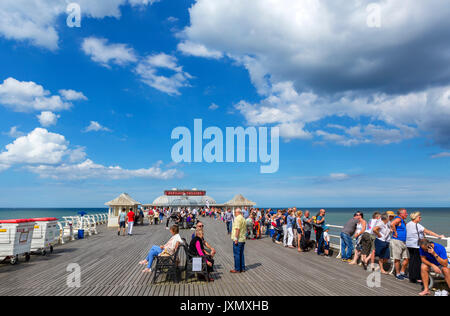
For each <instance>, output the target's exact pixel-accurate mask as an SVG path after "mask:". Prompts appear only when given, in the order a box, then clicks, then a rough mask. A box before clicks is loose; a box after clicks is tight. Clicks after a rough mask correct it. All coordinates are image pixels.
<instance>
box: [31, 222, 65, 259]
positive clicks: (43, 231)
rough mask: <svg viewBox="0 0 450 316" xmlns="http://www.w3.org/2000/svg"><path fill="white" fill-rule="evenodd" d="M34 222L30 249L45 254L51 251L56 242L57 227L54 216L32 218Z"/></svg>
mask: <svg viewBox="0 0 450 316" xmlns="http://www.w3.org/2000/svg"><path fill="white" fill-rule="evenodd" d="M31 220H32V221H34V222H35V224H34V231H33V238H32V240H31V251H32V252H40V253H41V254H42V255H44V256H45V255H46V254H47V251H50V253H52V252H53V246H54V245H56V244H57V243H58V236H59V227H58V219H57V218H55V217H44V218H32V219H31Z"/></svg>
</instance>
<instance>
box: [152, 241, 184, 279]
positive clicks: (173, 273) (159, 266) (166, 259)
mask: <svg viewBox="0 0 450 316" xmlns="http://www.w3.org/2000/svg"><path fill="white" fill-rule="evenodd" d="M180 246H181V245H179V246H178V247H177V249H176V250H175V253H174V254H173V255H171V256H157V257H156V260H155V264H154V266H155V267H154V268H153V269H152V270H153V279H152V284H155V282H156V279H157V278H158V276H159V275H161V274H166V275H167V276H168V277H173V279H174V280H175V282H176V283H178V282H180V272H181V271H180V268H179V266H178V262H179V260H178V254H179V252H180V248H181V247H180Z"/></svg>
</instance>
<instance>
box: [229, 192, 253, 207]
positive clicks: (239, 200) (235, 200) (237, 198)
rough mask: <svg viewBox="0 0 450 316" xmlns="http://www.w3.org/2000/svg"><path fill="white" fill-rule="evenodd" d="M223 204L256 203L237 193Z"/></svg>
mask: <svg viewBox="0 0 450 316" xmlns="http://www.w3.org/2000/svg"><path fill="white" fill-rule="evenodd" d="M224 205H225V206H255V205H256V203H255V202H252V201H250V200H248V199H246V198H245V197H244V196H243V195H242V194H237V195H236V196H235V197H234V198H233V199H231V200H229V201H228V202H226V203H225V204H224Z"/></svg>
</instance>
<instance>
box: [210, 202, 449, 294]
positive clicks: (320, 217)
mask: <svg viewBox="0 0 450 316" xmlns="http://www.w3.org/2000/svg"><path fill="white" fill-rule="evenodd" d="M219 213H220V214H221V215H220V218H222V220H223V221H224V222H225V224H226V227H227V232H228V234H233V233H232V232H231V231H230V229H231V227H233V224H232V223H233V218H234V216H233V214H232V212H231V210H230V209H228V210H226V211H219ZM239 215H242V217H243V218H244V220H245V222H246V234H245V239H258V238H261V236H262V235H268V234H272V240H273V242H275V243H277V244H280V245H283V246H284V247H286V248H292V249H295V248H296V249H297V251H298V252H308V251H310V250H311V251H312V249H314V251H315V252H316V253H317V255H320V256H324V257H326V258H329V257H331V256H332V250H331V249H330V234H329V230H330V227H329V226H328V225H327V224H326V211H325V210H324V209H321V210H320V211H319V212H318V213H317V214H316V215H315V216H311V212H310V211H308V210H306V211H305V212H303V211H301V210H297V208H295V207H294V208H290V209H286V210H272V209H268V210H265V209H258V208H252V209H250V210H249V209H247V208H244V209H243V210H242V212H240V214H239ZM408 217H409V218H410V221H409V222H407V219H408ZM421 220H422V214H421V213H420V212H414V213H412V214H410V215H409V216H408V212H407V210H406V209H399V210H398V211H397V214H396V213H394V212H393V211H387V212H385V213H380V212H374V213H373V214H372V218H371V219H370V220H368V221H366V220H365V219H364V214H363V212H356V213H355V214H354V215H353V217H352V218H351V219H349V220H348V221H347V223H346V224H345V225H344V227H343V228H342V230H341V232H340V240H341V245H340V253H341V259H342V261H343V262H346V263H348V264H350V265H361V266H362V267H363V268H364V269H365V270H370V271H372V272H373V271H380V273H382V274H386V275H387V274H389V272H387V271H386V263H387V262H388V261H389V260H390V259H392V260H393V265H394V269H393V271H394V276H395V278H396V279H397V280H399V281H403V280H406V279H408V280H409V282H411V283H419V284H420V285H421V286H422V291H421V292H420V295H422V296H424V295H430V294H431V293H430V289H429V272H430V271H432V272H435V273H436V274H438V275H441V276H443V277H444V279H445V281H446V283H447V285H448V286H449V287H450V270H449V262H448V257H447V250H446V248H445V247H444V246H442V245H441V244H439V243H435V242H432V241H431V240H430V239H429V238H428V239H427V236H433V237H436V238H441V239H443V238H445V236H444V235H439V234H437V233H435V232H433V231H431V230H429V229H426V228H425V227H424V226H422V225H421V224H420V222H421ZM313 231H314V233H315V240H311V234H312V232H313ZM377 258H378V265H375V261H376V259H377ZM235 260H236V259H235ZM443 293H445V295H447V294H448V293H447V292H446V291H443Z"/></svg>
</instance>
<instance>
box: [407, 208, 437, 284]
mask: <svg viewBox="0 0 450 316" xmlns="http://www.w3.org/2000/svg"><path fill="white" fill-rule="evenodd" d="M410 217H411V222H409V223H408V224H406V247H408V251H409V258H410V260H409V270H408V275H409V281H410V282H411V283H417V282H421V276H420V267H421V265H422V260H421V259H420V253H419V240H420V239H423V238H425V235H428V236H434V237H438V238H445V236H444V235H438V234H436V233H434V232H432V231H431V230H428V229H426V228H425V227H423V226H422V225H420V222H421V220H422V215H421V214H420V212H415V213H412V214H411V215H410Z"/></svg>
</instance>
